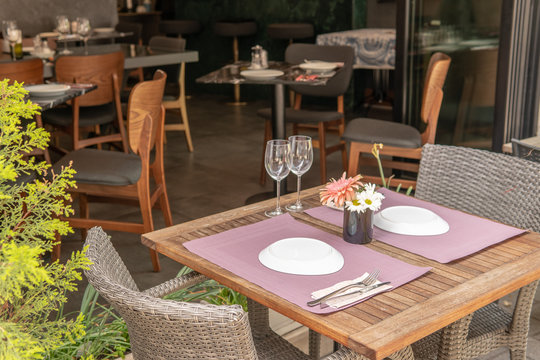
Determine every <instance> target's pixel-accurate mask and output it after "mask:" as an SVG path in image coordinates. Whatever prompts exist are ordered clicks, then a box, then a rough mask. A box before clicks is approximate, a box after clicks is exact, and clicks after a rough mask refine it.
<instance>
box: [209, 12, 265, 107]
mask: <svg viewBox="0 0 540 360" xmlns="http://www.w3.org/2000/svg"><path fill="white" fill-rule="evenodd" d="M214 32H215V33H216V34H217V35H219V36H228V37H232V38H233V59H234V62H238V37H239V36H249V35H253V34H255V33H256V32H257V24H256V23H255V21H249V20H239V21H218V22H216V23H215V24H214ZM229 105H246V103H245V102H241V101H240V84H234V102H232V103H229Z"/></svg>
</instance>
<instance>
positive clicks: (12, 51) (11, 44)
mask: <svg viewBox="0 0 540 360" xmlns="http://www.w3.org/2000/svg"><path fill="white" fill-rule="evenodd" d="M9 46H10V48H11V59H12V60H17V56H16V55H15V43H9Z"/></svg>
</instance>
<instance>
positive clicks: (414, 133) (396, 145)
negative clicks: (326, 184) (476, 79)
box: [342, 53, 450, 188]
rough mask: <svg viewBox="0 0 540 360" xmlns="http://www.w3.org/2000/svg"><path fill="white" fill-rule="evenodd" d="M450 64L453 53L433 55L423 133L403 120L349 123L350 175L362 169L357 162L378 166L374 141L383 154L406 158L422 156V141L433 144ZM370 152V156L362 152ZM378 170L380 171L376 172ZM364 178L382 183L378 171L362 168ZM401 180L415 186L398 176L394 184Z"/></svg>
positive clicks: (405, 165) (412, 165) (414, 168)
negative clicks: (370, 172) (365, 171)
mask: <svg viewBox="0 0 540 360" xmlns="http://www.w3.org/2000/svg"><path fill="white" fill-rule="evenodd" d="M449 66H450V57H448V56H447V55H445V54H443V53H435V54H433V55H432V56H431V59H430V62H429V66H428V70H427V74H426V78H425V82H424V91H423V96H422V108H421V110H420V119H421V120H422V123H423V124H424V125H425V129H424V130H423V131H422V132H421V133H420V131H418V129H416V128H415V127H413V126H410V125H405V124H403V123H398V122H392V121H384V120H378V119H368V118H358V119H353V120H351V121H350V122H349V123H348V124H347V128H346V129H345V132H344V134H343V137H342V138H343V139H344V140H345V141H347V142H348V143H350V148H349V165H348V173H349V175H355V174H357V173H359V170H358V166H359V164H360V165H362V166H371V167H375V168H376V167H377V161H376V159H375V158H374V157H373V156H372V155H371V150H372V148H373V144H374V143H382V144H384V147H383V149H382V150H380V155H382V156H385V155H386V156H390V157H398V158H403V159H413V160H420V158H421V157H422V145H424V144H433V143H434V142H435V134H436V132H437V122H438V119H439V110H440V108H441V104H442V99H443V90H442V88H443V85H444V82H445V80H446V74H447V73H448V68H449ZM363 154H367V157H365V156H362V155H363ZM382 164H383V167H386V168H391V169H398V170H403V171H408V172H414V173H417V172H418V163H417V162H410V161H403V160H396V159H383V160H382ZM377 173H378V172H377ZM362 176H363V181H365V182H372V183H376V184H382V180H381V178H380V176H379V175H376V176H369V175H366V174H365V173H364V172H362ZM400 183H401V184H402V185H403V187H409V186H412V187H413V188H414V187H415V186H416V180H411V179H404V178H396V179H394V180H393V184H395V185H396V186H397V185H398V184H400Z"/></svg>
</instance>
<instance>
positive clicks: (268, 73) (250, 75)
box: [240, 70, 284, 80]
mask: <svg viewBox="0 0 540 360" xmlns="http://www.w3.org/2000/svg"><path fill="white" fill-rule="evenodd" d="M283 74H284V72H283V71H281V70H244V71H240V75H242V76H243V77H245V78H246V79H250V80H270V79H275V78H277V77H278V76H281V75H283Z"/></svg>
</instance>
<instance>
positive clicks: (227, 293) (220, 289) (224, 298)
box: [164, 266, 248, 311]
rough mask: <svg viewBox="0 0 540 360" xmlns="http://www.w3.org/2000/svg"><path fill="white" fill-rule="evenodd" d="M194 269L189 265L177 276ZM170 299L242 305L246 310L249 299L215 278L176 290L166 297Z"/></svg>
mask: <svg viewBox="0 0 540 360" xmlns="http://www.w3.org/2000/svg"><path fill="white" fill-rule="evenodd" d="M191 271H193V270H192V269H190V268H189V267H187V266H184V267H183V268H182V269H180V272H179V273H178V275H177V276H181V275H185V274H188V273H190V272H191ZM164 298H165V299H168V300H176V301H186V302H190V301H199V302H200V301H204V302H207V303H209V304H214V305H233V304H239V305H242V307H243V308H244V311H248V309H247V299H246V297H245V296H244V295H242V294H240V293H238V292H236V291H234V290H231V289H229V288H228V287H226V286H223V285H221V284H218V283H217V282H216V281H214V280H206V281H203V282H202V283H200V284H197V285H193V286H191V287H189V288H186V289H181V290H178V291H175V292H173V293H171V294H169V295H167V296H165V297H164Z"/></svg>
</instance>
